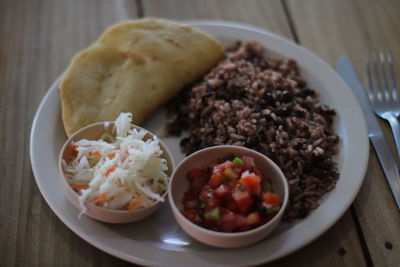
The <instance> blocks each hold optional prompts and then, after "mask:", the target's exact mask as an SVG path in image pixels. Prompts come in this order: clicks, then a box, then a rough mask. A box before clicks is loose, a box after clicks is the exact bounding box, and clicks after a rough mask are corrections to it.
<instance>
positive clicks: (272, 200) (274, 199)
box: [263, 193, 281, 206]
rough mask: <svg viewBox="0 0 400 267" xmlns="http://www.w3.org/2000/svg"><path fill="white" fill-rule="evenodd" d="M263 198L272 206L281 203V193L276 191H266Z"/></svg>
mask: <svg viewBox="0 0 400 267" xmlns="http://www.w3.org/2000/svg"><path fill="white" fill-rule="evenodd" d="M263 200H264V202H265V203H267V204H269V205H271V206H280V205H281V198H280V197H279V195H277V194H274V193H264V194H263Z"/></svg>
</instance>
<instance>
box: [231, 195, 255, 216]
mask: <svg viewBox="0 0 400 267" xmlns="http://www.w3.org/2000/svg"><path fill="white" fill-rule="evenodd" d="M232 196H233V199H234V200H235V202H236V205H237V207H238V209H239V211H240V213H243V214H244V213H246V212H247V211H248V210H249V207H250V205H251V204H253V200H252V198H251V196H250V193H249V191H247V190H245V191H240V190H235V191H234V192H233V193H232Z"/></svg>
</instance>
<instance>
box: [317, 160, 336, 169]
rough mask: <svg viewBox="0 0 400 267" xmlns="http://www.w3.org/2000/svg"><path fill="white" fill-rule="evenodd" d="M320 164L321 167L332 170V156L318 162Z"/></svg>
mask: <svg viewBox="0 0 400 267" xmlns="http://www.w3.org/2000/svg"><path fill="white" fill-rule="evenodd" d="M318 166H320V167H321V168H323V169H324V170H327V171H329V170H331V169H332V168H333V162H332V160H331V159H330V158H326V159H324V160H322V161H319V162H318Z"/></svg>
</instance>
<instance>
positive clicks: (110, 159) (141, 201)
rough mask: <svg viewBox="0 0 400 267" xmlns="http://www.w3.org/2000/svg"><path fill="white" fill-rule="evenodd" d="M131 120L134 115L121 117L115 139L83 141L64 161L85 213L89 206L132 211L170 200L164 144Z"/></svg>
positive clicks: (66, 172)
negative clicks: (132, 123)
mask: <svg viewBox="0 0 400 267" xmlns="http://www.w3.org/2000/svg"><path fill="white" fill-rule="evenodd" d="M131 121H132V114H131V113H121V114H120V115H119V116H118V118H117V119H116V121H115V124H114V130H115V132H116V136H115V138H114V137H113V136H111V135H110V134H104V135H103V136H102V137H101V138H100V140H97V141H92V140H86V139H83V140H79V141H77V142H73V143H72V144H71V145H70V146H69V147H68V149H69V154H70V155H72V156H70V157H64V159H63V162H62V164H63V169H64V173H65V176H66V179H67V181H68V183H69V184H70V186H71V187H72V188H73V189H74V190H75V191H76V192H77V193H78V194H79V202H80V205H81V208H82V211H83V212H85V211H86V205H85V204H86V202H91V203H94V204H95V205H98V206H101V207H104V208H109V209H118V210H128V211H132V210H134V209H139V208H145V207H149V206H151V205H152V204H153V203H155V202H156V201H164V198H163V197H162V195H163V194H164V193H165V192H166V190H167V185H168V181H169V177H168V175H167V174H166V171H167V170H168V166H167V161H166V160H165V159H163V158H161V155H162V153H163V151H162V150H161V148H160V145H159V140H158V138H157V137H156V136H154V137H153V139H147V140H144V137H145V135H146V134H147V131H146V130H137V129H134V128H132V127H131ZM105 127H108V125H106V124H105Z"/></svg>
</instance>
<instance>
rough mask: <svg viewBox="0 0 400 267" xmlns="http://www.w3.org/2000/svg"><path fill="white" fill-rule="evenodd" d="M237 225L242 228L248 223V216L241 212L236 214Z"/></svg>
mask: <svg viewBox="0 0 400 267" xmlns="http://www.w3.org/2000/svg"><path fill="white" fill-rule="evenodd" d="M234 221H235V227H236V228H242V227H245V226H247V225H248V223H247V218H246V217H245V216H243V215H240V214H235V220H234Z"/></svg>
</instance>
